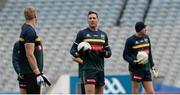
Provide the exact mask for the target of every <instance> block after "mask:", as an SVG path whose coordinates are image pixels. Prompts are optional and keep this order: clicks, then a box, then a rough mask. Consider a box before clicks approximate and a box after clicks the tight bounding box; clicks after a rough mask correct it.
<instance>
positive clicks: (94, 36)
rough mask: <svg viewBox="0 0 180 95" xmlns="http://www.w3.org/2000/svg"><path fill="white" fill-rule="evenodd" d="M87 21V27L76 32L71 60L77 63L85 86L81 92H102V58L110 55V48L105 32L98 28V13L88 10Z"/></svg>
mask: <svg viewBox="0 0 180 95" xmlns="http://www.w3.org/2000/svg"><path fill="white" fill-rule="evenodd" d="M87 22H88V24H89V27H88V28H86V29H84V30H81V31H80V32H78V34H77V36H76V39H75V41H74V43H73V46H72V48H71V50H70V53H71V55H72V56H73V60H74V61H75V62H77V63H79V77H80V79H81V83H82V84H83V86H84V87H83V88H85V89H84V90H85V91H83V92H82V94H103V88H104V84H105V82H104V58H109V57H110V56H111V50H110V47H109V45H108V37H107V34H106V33H105V32H103V31H102V30H100V29H98V22H99V17H98V14H97V13H96V12H94V11H89V13H88V15H87ZM82 42H87V43H83V44H82ZM88 43H89V44H90V46H91V47H89V45H88ZM81 45H84V46H81ZM77 47H78V48H77ZM81 47H82V48H81ZM87 47H89V49H87Z"/></svg>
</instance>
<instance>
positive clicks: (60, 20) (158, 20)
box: [0, 0, 180, 93]
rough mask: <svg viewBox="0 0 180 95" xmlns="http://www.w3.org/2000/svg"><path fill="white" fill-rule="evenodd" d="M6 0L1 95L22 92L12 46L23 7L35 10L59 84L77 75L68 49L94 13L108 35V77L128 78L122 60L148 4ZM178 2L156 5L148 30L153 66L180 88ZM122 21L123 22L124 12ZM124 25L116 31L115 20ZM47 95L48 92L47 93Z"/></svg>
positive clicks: (0, 38)
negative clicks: (110, 75) (64, 78)
mask: <svg viewBox="0 0 180 95" xmlns="http://www.w3.org/2000/svg"><path fill="white" fill-rule="evenodd" d="M125 1H126V0H7V1H6V3H5V5H4V8H3V9H2V10H1V11H0V43H1V46H0V60H1V62H0V74H1V78H0V93H5V92H7V93H10V92H11V93H18V91H19V90H18V83H17V81H16V77H17V76H16V74H15V72H14V70H13V67H12V63H11V61H12V59H11V57H12V47H13V44H14V42H15V41H16V40H18V37H19V32H20V27H21V25H22V24H23V22H24V18H23V8H24V7H26V6H29V5H33V6H35V7H37V9H38V14H39V21H38V27H37V31H38V34H39V35H40V38H41V40H42V42H43V46H44V59H45V61H44V62H45V69H44V70H45V71H44V72H45V73H46V75H47V76H48V77H49V79H50V80H51V81H52V82H53V83H55V82H56V80H57V78H58V77H59V76H61V75H63V74H70V75H77V74H78V72H77V69H78V65H77V64H76V63H75V62H73V61H72V59H71V55H70V53H69V50H70V48H71V45H72V43H73V40H74V39H75V37H76V34H77V32H78V31H79V30H81V29H83V28H85V27H86V26H87V24H86V15H87V12H88V11H89V10H95V11H97V12H98V13H99V16H100V28H102V30H104V31H106V32H107V34H108V36H109V43H110V46H111V49H112V57H111V58H110V59H106V63H105V72H106V74H107V75H109V74H128V73H129V72H128V69H127V68H128V63H127V62H125V61H124V60H123V58H122V53H123V49H124V44H125V41H126V39H127V37H129V36H131V35H132V34H133V33H134V27H133V26H134V24H135V22H136V21H141V20H143V19H144V18H143V17H144V15H145V11H146V10H145V8H146V7H147V6H148V4H149V3H148V0H137V1H136V0H127V4H126V7H125V9H123V5H124V4H125ZM179 4H180V1H179V0H152V3H151V5H150V9H149V11H148V13H147V16H146V18H145V23H146V24H147V25H149V26H150V29H149V35H150V38H151V42H152V51H153V58H154V63H155V64H156V66H157V67H158V69H159V73H160V76H164V80H163V83H164V84H167V85H173V86H176V87H180V81H178V80H180V76H178V75H177V74H179V73H180V71H179V69H180V66H179V64H180V63H179V62H180V49H179V47H180V42H179V39H180V37H179V35H180V32H179V31H178V30H179V29H180V13H179V12H178V11H179V7H180V6H179ZM121 11H123V15H122V18H121V19H119V18H118V17H119V15H120V12H121ZM117 20H119V21H120V26H115V25H116V21H117ZM44 93H48V88H46V89H45V90H44Z"/></svg>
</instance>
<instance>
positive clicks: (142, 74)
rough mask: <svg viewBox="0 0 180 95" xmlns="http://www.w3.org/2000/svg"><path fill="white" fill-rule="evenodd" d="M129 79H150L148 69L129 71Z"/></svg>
mask: <svg viewBox="0 0 180 95" xmlns="http://www.w3.org/2000/svg"><path fill="white" fill-rule="evenodd" d="M130 75H131V80H133V81H138V82H140V81H152V77H151V76H152V75H151V72H150V71H133V72H132V71H130Z"/></svg>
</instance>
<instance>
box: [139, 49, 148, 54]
mask: <svg viewBox="0 0 180 95" xmlns="http://www.w3.org/2000/svg"><path fill="white" fill-rule="evenodd" d="M139 52H145V53H147V54H149V49H145V50H140V51H138V53H139Z"/></svg>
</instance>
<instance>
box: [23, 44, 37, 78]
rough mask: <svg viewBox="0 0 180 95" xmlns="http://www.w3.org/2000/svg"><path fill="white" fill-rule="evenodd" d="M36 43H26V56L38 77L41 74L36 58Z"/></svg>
mask: <svg viewBox="0 0 180 95" xmlns="http://www.w3.org/2000/svg"><path fill="white" fill-rule="evenodd" d="M34 45H35V44H34V43H25V50H26V56H27V59H28V61H29V64H30V66H31V68H32V70H33V72H34V73H35V74H36V75H37V74H40V71H39V68H38V65H37V61H36V58H35V56H34Z"/></svg>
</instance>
